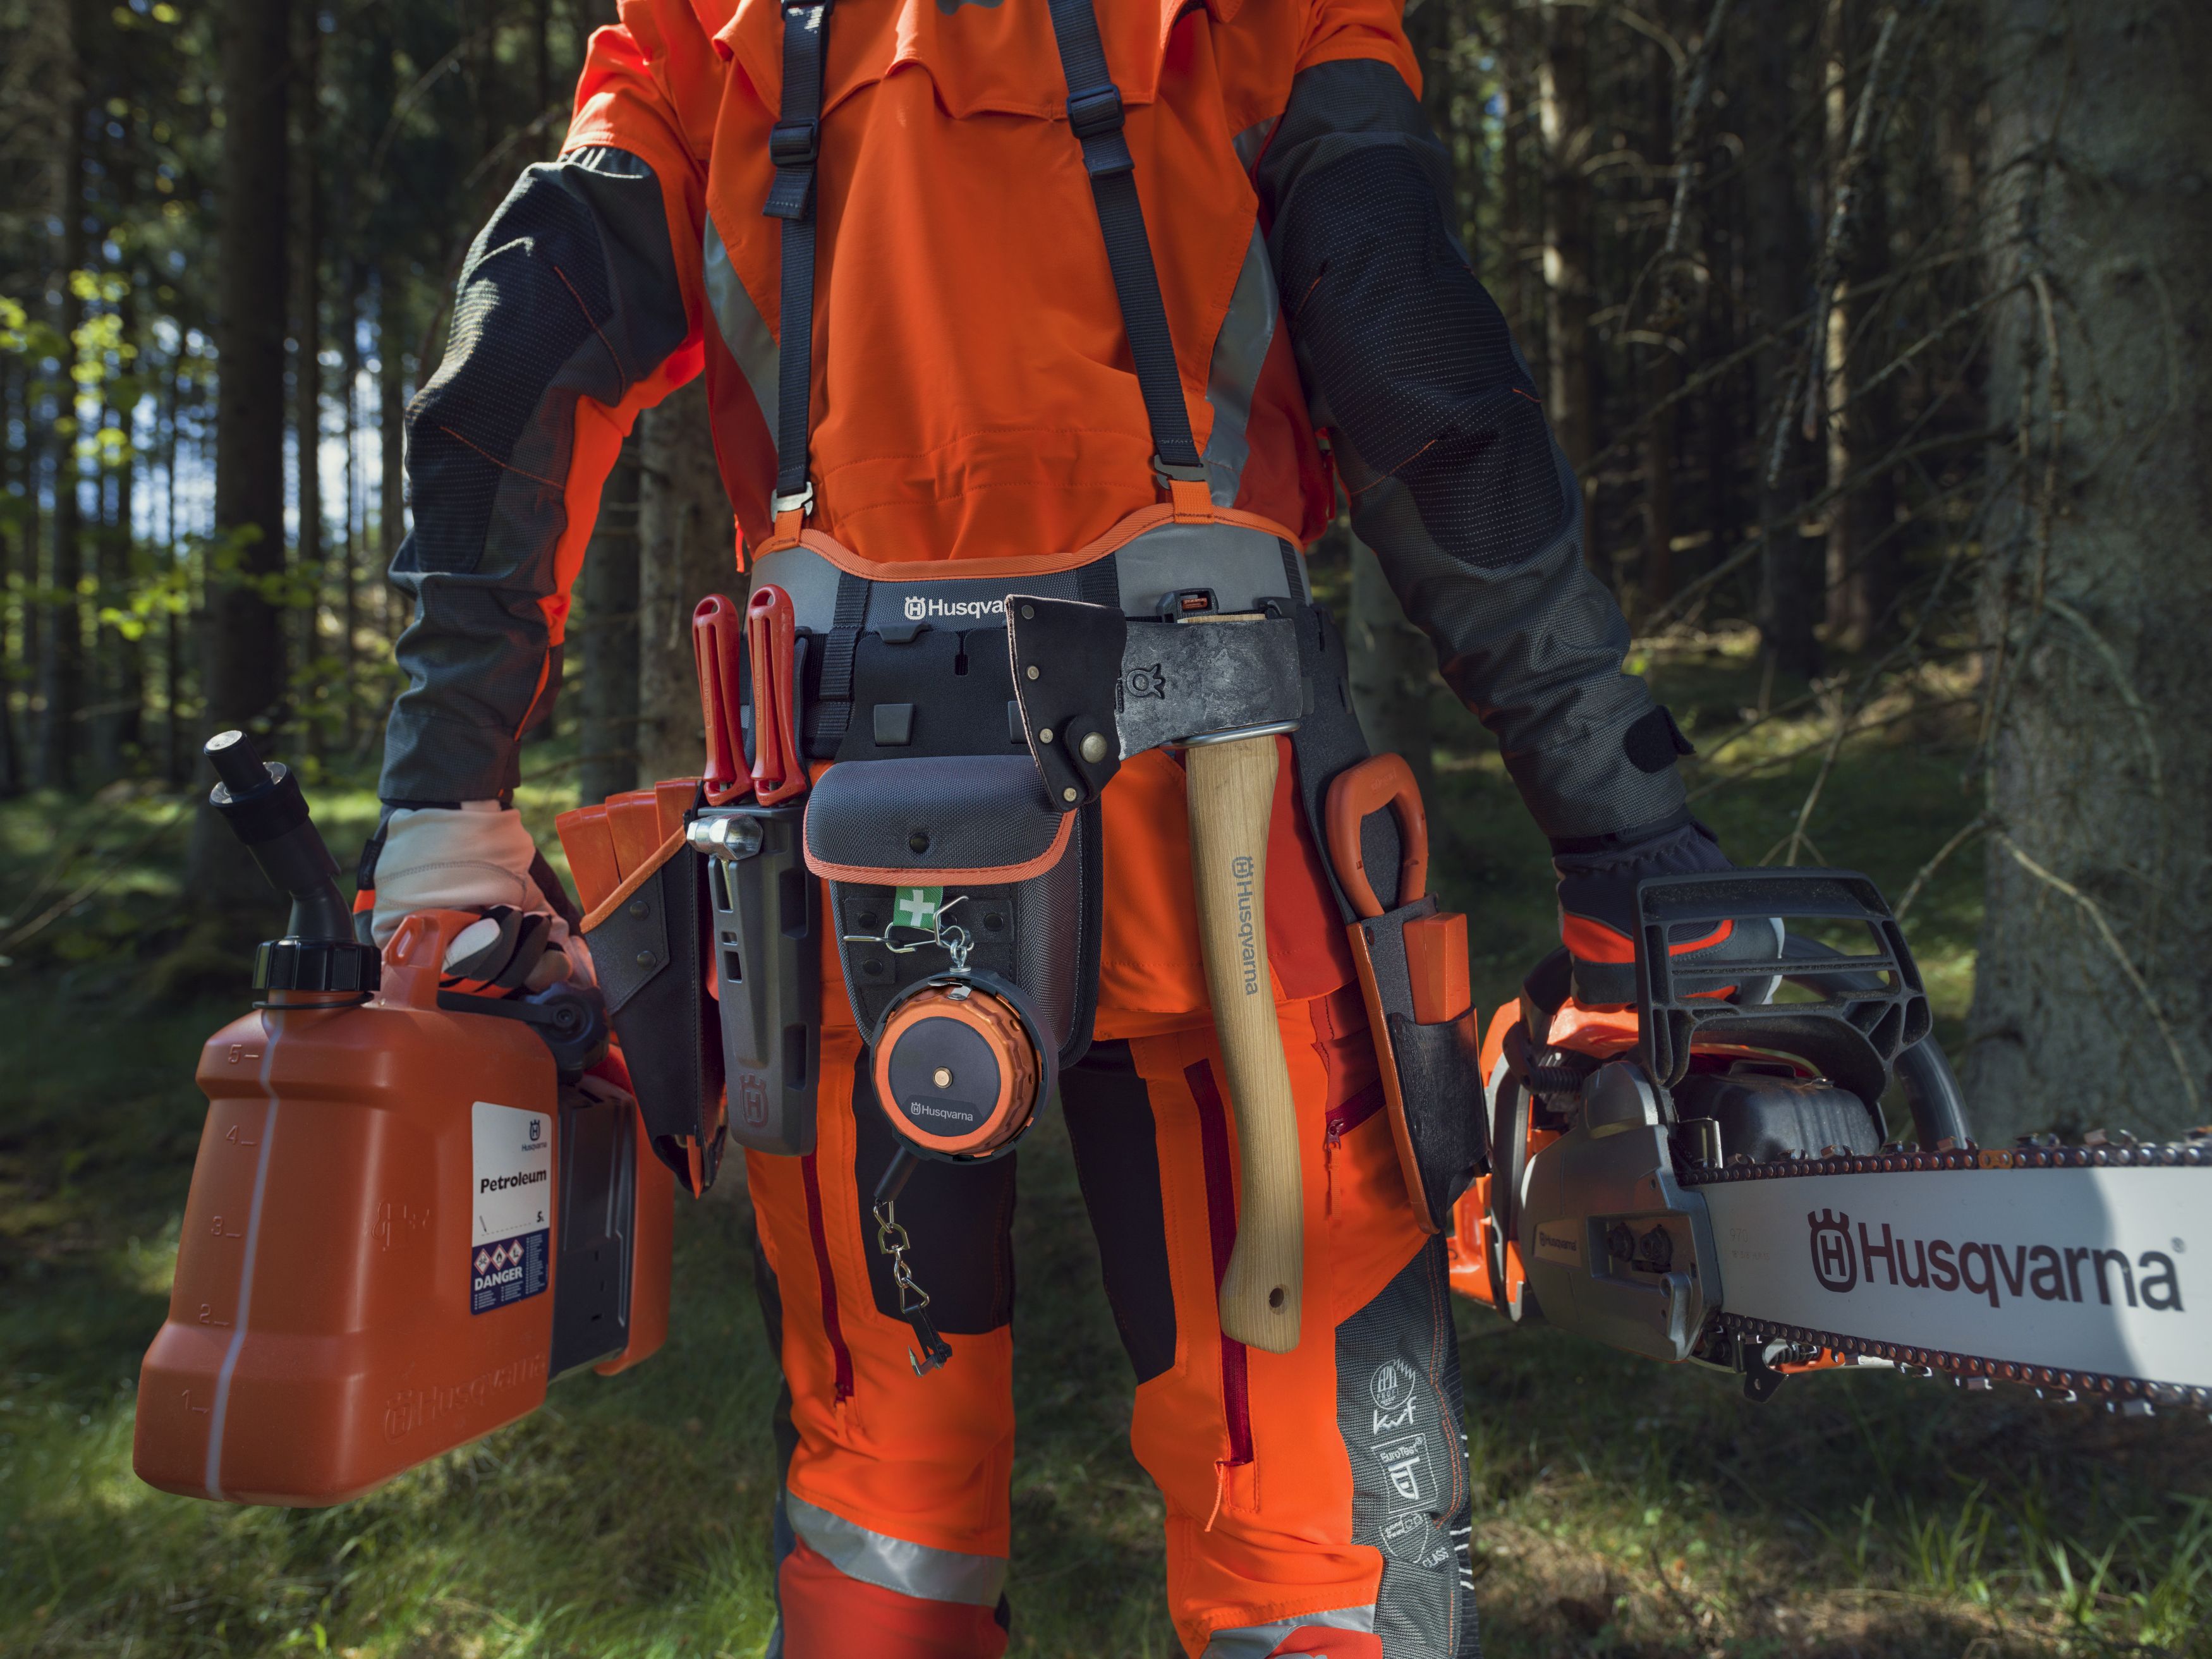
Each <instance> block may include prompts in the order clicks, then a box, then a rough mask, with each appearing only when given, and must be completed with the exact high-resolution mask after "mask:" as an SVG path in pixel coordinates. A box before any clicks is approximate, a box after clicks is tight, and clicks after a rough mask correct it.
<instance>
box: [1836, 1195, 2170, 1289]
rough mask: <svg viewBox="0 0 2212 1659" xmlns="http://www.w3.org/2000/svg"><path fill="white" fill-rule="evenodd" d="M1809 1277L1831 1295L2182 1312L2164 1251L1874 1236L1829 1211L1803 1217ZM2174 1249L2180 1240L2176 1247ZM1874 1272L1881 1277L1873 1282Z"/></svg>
mask: <svg viewBox="0 0 2212 1659" xmlns="http://www.w3.org/2000/svg"><path fill="white" fill-rule="evenodd" d="M1805 1221H1806V1225H1807V1228H1808V1234H1807V1238H1808V1245H1809V1248H1810V1249H1811V1250H1812V1255H1813V1276H1814V1278H1815V1279H1818V1280H1819V1281H1820V1288H1821V1289H1822V1290H1824V1291H1834V1292H1835V1293H1836V1294H1838V1295H1842V1294H1844V1292H1846V1291H1852V1290H1856V1289H1857V1288H1858V1286H1859V1285H1860V1283H1861V1282H1862V1281H1863V1282H1864V1283H1865V1284H1866V1285H1868V1287H1869V1288H1872V1287H1874V1286H1875V1285H1886V1286H1896V1287H1900V1288H1903V1289H1906V1290H1915V1291H1918V1290H1930V1291H1942V1292H1943V1293H1945V1294H1947V1295H1948V1294H1952V1293H1955V1292H1963V1293H1965V1294H1966V1295H1967V1296H1970V1297H1982V1298H1985V1299H1986V1300H1987V1301H1988V1303H1989V1304H1990V1306H1991V1307H1992V1308H1997V1307H2002V1306H2003V1305H2004V1304H2005V1302H2006V1301H2007V1300H2008V1299H2009V1300H2011V1301H2014V1302H2023V1301H2028V1300H2034V1301H2038V1302H2069V1303H2078V1302H2087V1301H2088V1300H2090V1299H2091V1298H2092V1297H2093V1298H2094V1299H2095V1300H2096V1301H2097V1302H2098V1303H2100V1304H2102V1305H2104V1306H2106V1307H2108V1308H2109V1307H2113V1306H2118V1305H2124V1306H2126V1307H2130V1308H2145V1309H2148V1310H2152V1311H2153V1312H2158V1313H2164V1312H2168V1311H2171V1312H2173V1313H2179V1312H2181V1311H2182V1304H2181V1280H2180V1277H2179V1268H2178V1267H2177V1265H2176V1263H2175V1261H2174V1259H2173V1257H2172V1255H2168V1254H2167V1253H2166V1251H2164V1250H2144V1251H2142V1253H2141V1254H2139V1255H2136V1256H2135V1257H2133V1258H2130V1256H2129V1255H2128V1253H2127V1252H2126V1251H2124V1250H2115V1249H2099V1248H2096V1247H2093V1246H2089V1245H2068V1244H1997V1243H1984V1242H1981V1241H1978V1240H1973V1239H1969V1240H1966V1241H1965V1242H1963V1243H1961V1242H1959V1241H1955V1240H1953V1239H1948V1238H1924V1239H1923V1238H1911V1237H1904V1236H1901V1235H1900V1234H1899V1233H1898V1231H1896V1229H1895V1228H1894V1227H1893V1226H1892V1225H1890V1224H1889V1223H1888V1222H1887V1221H1885V1222H1883V1223H1882V1224H1881V1231H1880V1232H1879V1233H1876V1232H1875V1231H1874V1229H1873V1228H1871V1227H1870V1226H1869V1225H1867V1223H1865V1222H1864V1221H1861V1222H1858V1223H1857V1224H1856V1225H1855V1224H1854V1223H1853V1222H1852V1220H1851V1218H1850V1215H1848V1214H1846V1213H1838V1212H1836V1211H1834V1210H1814V1211H1810V1212H1808V1213H1807V1214H1806V1217H1805ZM2175 1247H2176V1249H2179V1240H2177V1241H2175ZM1877 1273H1879V1274H1880V1275H1881V1277H1880V1278H1879V1279H1877V1278H1876V1274H1877Z"/></svg>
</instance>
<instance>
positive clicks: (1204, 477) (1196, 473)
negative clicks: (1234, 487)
mask: <svg viewBox="0 0 2212 1659" xmlns="http://www.w3.org/2000/svg"><path fill="white" fill-rule="evenodd" d="M1152 477H1155V478H1157V479H1158V480H1159V485H1160V488H1161V489H1166V488H1167V487H1168V486H1169V485H1170V484H1171V483H1207V482H1208V481H1209V479H1210V478H1211V477H1212V475H1211V474H1209V473H1208V472H1207V471H1206V463H1205V462H1203V461H1200V463H1199V464H1198V465H1195V466H1182V465H1176V463H1174V462H1172V461H1164V460H1162V459H1160V458H1159V457H1158V455H1157V454H1155V455H1154V456H1153V457H1152Z"/></svg>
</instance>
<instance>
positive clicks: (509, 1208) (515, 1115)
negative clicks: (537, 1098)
mask: <svg viewBox="0 0 2212 1659" xmlns="http://www.w3.org/2000/svg"><path fill="white" fill-rule="evenodd" d="M469 1113H470V1116H469V1129H470V1141H471V1152H472V1153H473V1157H472V1158H471V1169H470V1189H471V1192H472V1193H473V1194H474V1200H473V1204H474V1225H472V1226H471V1229H470V1239H469V1311H470V1312H471V1313H472V1314H480V1313H489V1312H490V1311H491V1310H493V1309H494V1308H503V1307H505V1306H506V1305H507V1304H508V1303H510V1302H520V1301H521V1300H523V1299H524V1298H525V1297H532V1296H536V1295H537V1294H538V1292H539V1291H543V1290H544V1288H545V1263H546V1258H547V1256H548V1255H549V1254H550V1248H551V1245H552V1242H553V1228H552V1221H551V1217H552V1213H553V1120H552V1119H551V1118H550V1117H548V1116H547V1115H545V1114H544V1113H543V1112H526V1111H522V1110H520V1109H518V1108H516V1107H513V1106H495V1105H493V1104H492V1103H491V1102H489V1101H488V1100H479V1101H477V1103H476V1104H475V1105H473V1106H471V1108H470V1109H469Z"/></svg>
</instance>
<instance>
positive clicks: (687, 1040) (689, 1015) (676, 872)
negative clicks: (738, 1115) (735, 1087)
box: [584, 833, 724, 1195]
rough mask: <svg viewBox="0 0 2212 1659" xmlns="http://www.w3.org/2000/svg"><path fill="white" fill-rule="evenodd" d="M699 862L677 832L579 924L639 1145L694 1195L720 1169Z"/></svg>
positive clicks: (716, 1048) (718, 1088)
mask: <svg viewBox="0 0 2212 1659" xmlns="http://www.w3.org/2000/svg"><path fill="white" fill-rule="evenodd" d="M703 863H704V860H702V858H701V857H700V855H699V854H696V853H695V852H693V851H692V850H691V848H690V847H689V846H687V845H686V844H685V843H684V841H683V839H682V836H681V835H680V833H679V834H678V835H676V836H671V838H670V840H669V842H668V843H667V844H666V845H665V846H664V847H663V848H662V849H661V850H660V852H659V853H658V854H655V856H654V859H653V861H652V862H651V863H649V864H647V865H646V866H641V868H640V869H639V870H638V871H637V872H635V873H633V874H632V875H630V876H629V877H628V878H625V879H624V880H623V884H622V886H621V887H620V888H618V889H617V890H615V892H614V893H613V894H612V895H611V896H610V898H609V899H608V900H607V901H606V902H604V903H602V904H600V905H599V906H597V907H594V908H593V910H592V912H591V913H590V914H588V915H586V918H585V922H586V926H585V929H584V939H585V942H586V944H588V945H590V946H591V949H592V968H593V969H595V970H596V971H597V972H598V974H599V989H600V990H601V992H602V993H604V994H605V997H606V1000H607V1013H608V1016H609V1018H611V1020H612V1022H613V1024H614V1028H615V1036H616V1039H617V1041H618V1042H620V1043H621V1044H622V1051H623V1063H624V1064H625V1065H627V1066H629V1074H630V1081H631V1084H632V1085H633V1086H634V1087H635V1090H636V1092H637V1108H638V1112H639V1115H641V1117H642V1118H643V1120H644V1122H645V1128H646V1135H647V1139H648V1141H649V1142H650V1144H651V1145H652V1147H653V1152H655V1153H656V1154H657V1155H658V1156H659V1158H660V1160H661V1161H662V1162H663V1163H664V1164H667V1165H668V1167H669V1168H670V1169H671V1170H674V1171H675V1172H676V1176H677V1179H678V1180H679V1181H681V1182H684V1184H685V1185H686V1186H687V1187H689V1188H690V1190H691V1192H692V1193H693V1194H695V1195H696V1194H699V1193H702V1192H704V1191H705V1190H706V1189H707V1188H708V1186H710V1185H711V1184H712V1183H713V1182H714V1171H715V1170H716V1169H717V1167H718V1166H719V1165H720V1162H721V1156H722V1142H723V1139H724V1133H723V1121H722V1118H723V1114H722V1045H721V1042H720V1037H719V1035H718V1033H717V1032H716V1030H715V1024H714V1006H713V1003H712V1001H711V1000H710V998H709V997H708V991H707V987H706V982H705V977H704V974H703V971H702V970H703V968H704V964H705V962H706V955H707V927H708V921H707V884H706V881H705V879H704V871H703V869H702V865H703Z"/></svg>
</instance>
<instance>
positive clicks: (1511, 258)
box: [1498, 10, 1550, 381]
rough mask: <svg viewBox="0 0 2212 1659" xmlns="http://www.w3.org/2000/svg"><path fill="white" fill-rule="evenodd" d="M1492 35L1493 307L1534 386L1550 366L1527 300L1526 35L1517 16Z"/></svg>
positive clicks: (1510, 16) (1508, 17)
mask: <svg viewBox="0 0 2212 1659" xmlns="http://www.w3.org/2000/svg"><path fill="white" fill-rule="evenodd" d="M1498 33H1499V36H1500V38H1501V39H1502V40H1504V43H1505V46H1504V52H1505V61H1504V63H1503V64H1500V65H1499V66H1498V240H1499V241H1500V242H1501V243H1502V244H1503V246H1502V247H1501V249H1500V254H1501V258H1502V259H1503V262H1504V263H1503V264H1502V265H1501V266H1500V268H1499V270H1498V304H1499V305H1500V306H1502V307H1504V310H1505V320H1506V323H1507V325H1509V326H1510V328H1511V329H1512V331H1513V336H1514V338H1516V340H1518V341H1520V343H1521V349H1522V355H1523V356H1527V357H1528V358H1529V359H1530V360H1531V364H1530V366H1531V367H1532V368H1537V369H1538V371H1539V379H1540V381H1541V365H1542V364H1543V363H1547V362H1550V351H1549V349H1548V348H1547V346H1546V345H1545V343H1544V339H1543V330H1542V329H1541V328H1540V327H1537V326H1536V325H1535V320H1534V319H1535V314H1536V309H1535V307H1534V306H1533V305H1532V304H1531V303H1530V302H1529V298H1528V212H1527V209H1526V206H1525V200H1526V197H1527V194H1528V191H1527V186H1526V185H1525V183H1524V182H1523V179H1522V173H1523V168H1522V153H1523V146H1524V145H1525V144H1526V143H1527V142H1528V105H1529V96H1528V70H1527V68H1526V61H1525V59H1526V55H1525V54H1524V53H1523V52H1522V51H1521V50H1520V43H1521V42H1522V40H1523V39H1525V38H1526V35H1527V33H1528V30H1527V27H1526V25H1525V24H1524V23H1523V22H1522V16H1521V13H1520V12H1519V11H1518V10H1514V11H1509V12H1507V13H1506V14H1505V15H1504V18H1503V19H1501V20H1500V21H1499V25H1498Z"/></svg>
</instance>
